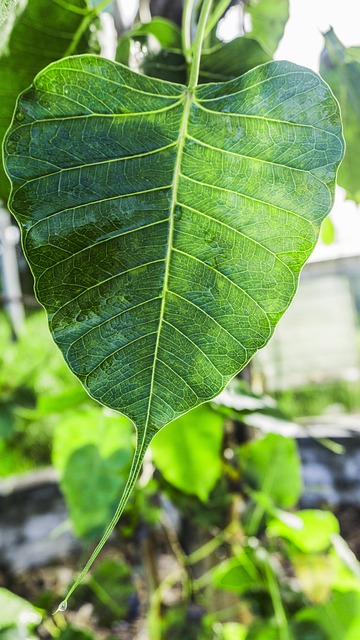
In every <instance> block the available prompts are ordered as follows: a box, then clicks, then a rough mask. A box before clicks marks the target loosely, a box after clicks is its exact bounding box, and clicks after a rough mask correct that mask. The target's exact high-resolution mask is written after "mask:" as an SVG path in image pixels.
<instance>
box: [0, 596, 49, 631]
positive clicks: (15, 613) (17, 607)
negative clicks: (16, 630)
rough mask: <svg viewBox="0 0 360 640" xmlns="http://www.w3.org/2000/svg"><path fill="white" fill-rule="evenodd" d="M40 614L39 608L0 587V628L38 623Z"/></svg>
mask: <svg viewBox="0 0 360 640" xmlns="http://www.w3.org/2000/svg"><path fill="white" fill-rule="evenodd" d="M41 620H42V614H41V613H40V611H39V609H37V608H36V607H33V606H32V605H31V604H30V603H29V602H27V601H26V600H24V599H23V598H20V597H19V596H17V595H15V594H14V593H12V592H11V591H8V589H3V588H2V587H0V630H3V629H6V628H7V627H12V626H14V625H15V626H16V625H18V624H21V625H22V626H23V627H25V628H28V627H29V628H31V627H34V626H35V625H37V624H40V622H41Z"/></svg>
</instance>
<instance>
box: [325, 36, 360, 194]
mask: <svg viewBox="0 0 360 640" xmlns="http://www.w3.org/2000/svg"><path fill="white" fill-rule="evenodd" d="M324 37H325V48H324V50H323V52H322V54H321V64H320V73H321V75H322V76H323V78H324V79H325V80H326V82H328V83H329V85H330V87H331V88H332V90H333V92H334V94H335V96H336V97H337V99H338V100H339V102H340V107H341V114H342V119H343V125H344V136H345V140H346V153H345V158H344V161H343V163H342V165H341V167H340V170H339V174H338V183H339V185H340V186H341V187H343V188H344V189H345V191H346V197H347V198H349V199H351V200H354V201H355V202H356V203H358V204H359V203H360V159H359V145H360V47H350V48H349V49H346V48H345V47H344V46H343V44H342V43H341V42H340V40H339V39H338V38H337V37H336V35H335V33H334V31H333V29H330V30H329V31H328V32H327V33H326V34H325V36H324Z"/></svg>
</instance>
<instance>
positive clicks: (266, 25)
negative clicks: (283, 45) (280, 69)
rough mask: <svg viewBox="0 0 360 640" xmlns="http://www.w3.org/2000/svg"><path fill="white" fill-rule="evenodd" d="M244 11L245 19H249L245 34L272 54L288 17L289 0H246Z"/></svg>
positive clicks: (281, 35)
mask: <svg viewBox="0 0 360 640" xmlns="http://www.w3.org/2000/svg"><path fill="white" fill-rule="evenodd" d="M244 12H245V15H246V14H247V15H246V18H247V20H249V19H250V29H249V28H247V29H246V30H247V32H248V34H247V35H248V36H250V37H251V38H254V39H255V40H257V41H258V42H259V43H260V44H261V46H262V47H263V49H264V51H266V52H267V53H268V55H270V56H273V54H274V53H275V51H276V49H277V46H278V44H279V42H280V40H281V38H282V37H283V34H284V30H285V25H286V23H287V21H288V19H289V0H276V2H274V1H273V0H246V3H245V7H244ZM246 26H247V25H246V24H245V27H246Z"/></svg>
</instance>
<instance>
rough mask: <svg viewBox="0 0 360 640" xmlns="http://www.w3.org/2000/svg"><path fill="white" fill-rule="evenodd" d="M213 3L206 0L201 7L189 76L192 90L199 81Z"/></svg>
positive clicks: (211, 0)
mask: <svg viewBox="0 0 360 640" xmlns="http://www.w3.org/2000/svg"><path fill="white" fill-rule="evenodd" d="M212 3H213V0H204V1H203V4H202V7H201V12H200V18H199V23H198V26H197V30H196V36H195V40H194V47H193V56H192V60H191V67H190V76H189V84H188V86H189V90H190V92H192V91H194V89H195V87H196V85H197V83H198V78H199V70H200V60H201V49H202V43H203V40H204V34H205V28H206V23H207V20H208V17H209V13H210V9H211V5H212Z"/></svg>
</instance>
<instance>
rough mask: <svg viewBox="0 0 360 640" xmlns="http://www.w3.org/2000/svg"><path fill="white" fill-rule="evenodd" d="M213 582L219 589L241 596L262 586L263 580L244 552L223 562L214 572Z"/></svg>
mask: <svg viewBox="0 0 360 640" xmlns="http://www.w3.org/2000/svg"><path fill="white" fill-rule="evenodd" d="M211 581H212V584H213V585H214V587H216V588H217V589H222V590H224V591H231V592H233V593H239V594H240V593H245V592H246V591H248V590H249V589H256V588H260V587H261V586H262V578H261V576H260V574H259V573H258V571H257V569H256V567H255V565H254V564H253V563H252V561H251V559H250V558H249V557H248V556H247V554H246V551H244V550H242V551H241V552H240V554H237V556H236V558H230V559H229V560H225V561H224V562H221V563H220V564H219V565H218V566H217V567H216V568H215V569H214V570H213V573H212V576H211Z"/></svg>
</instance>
